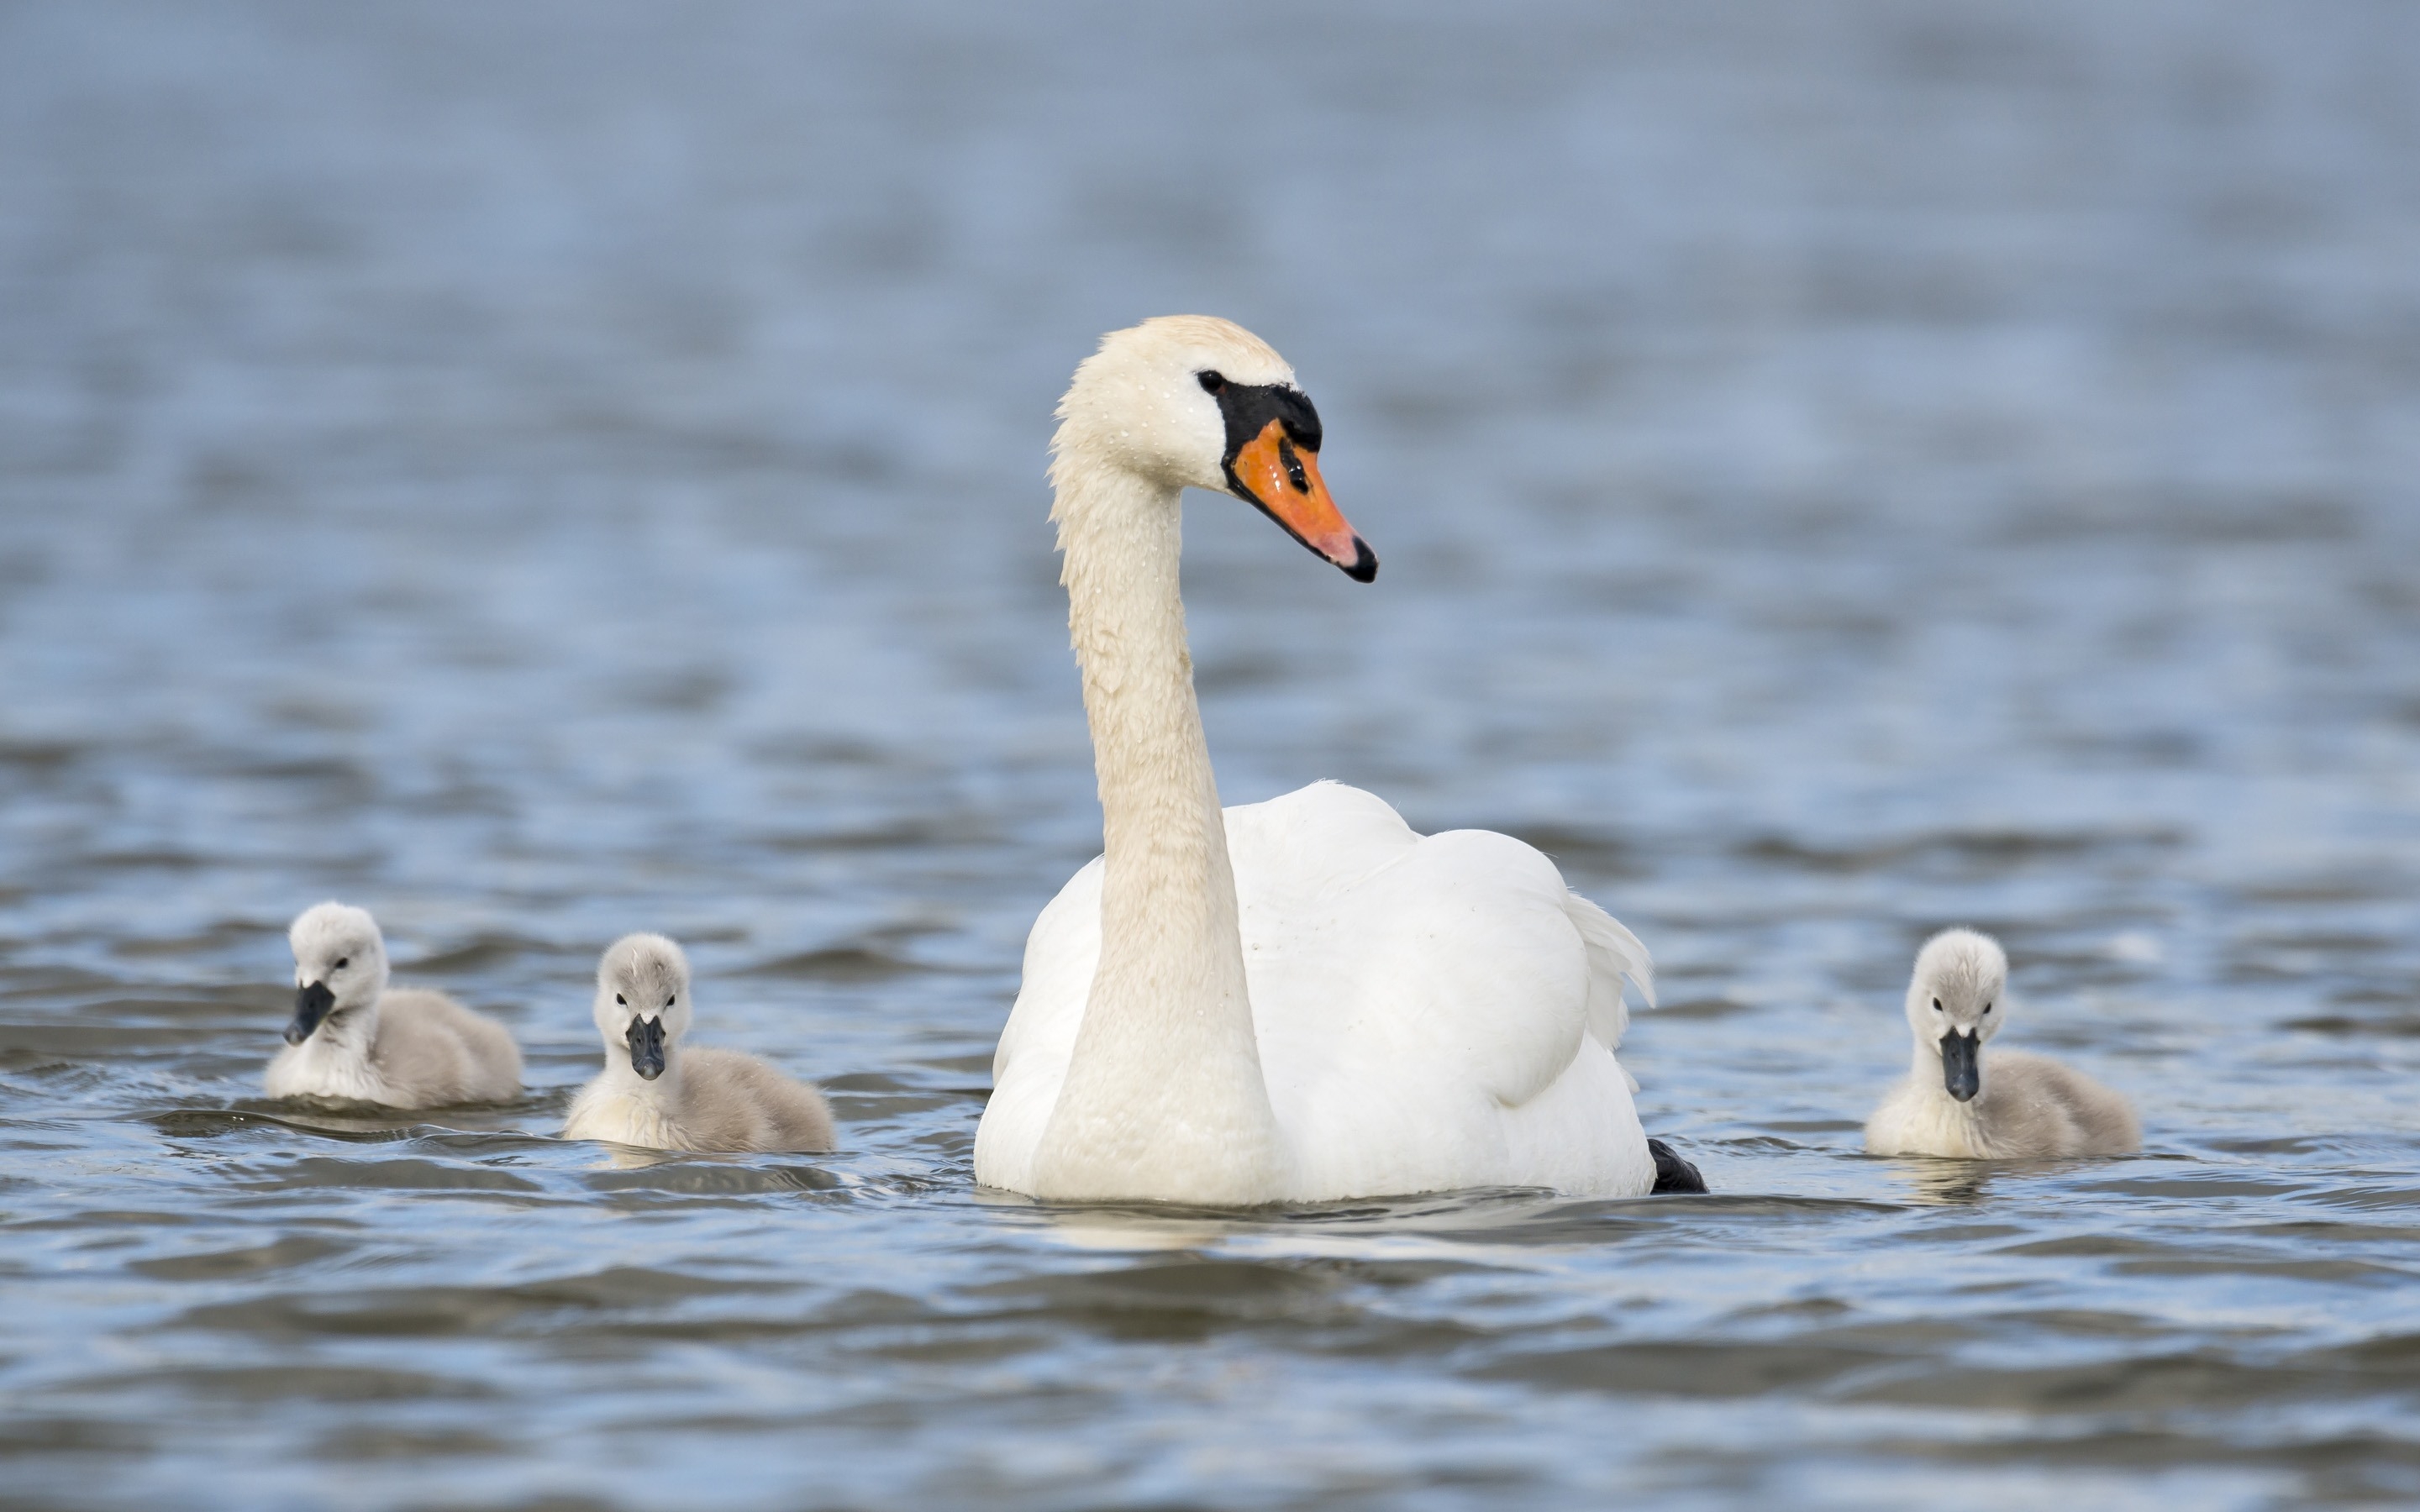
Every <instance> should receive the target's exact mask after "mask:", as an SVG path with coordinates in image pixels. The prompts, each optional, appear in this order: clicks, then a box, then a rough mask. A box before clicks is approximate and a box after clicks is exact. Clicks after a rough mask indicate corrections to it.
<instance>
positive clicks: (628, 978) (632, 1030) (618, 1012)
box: [596, 934, 690, 1081]
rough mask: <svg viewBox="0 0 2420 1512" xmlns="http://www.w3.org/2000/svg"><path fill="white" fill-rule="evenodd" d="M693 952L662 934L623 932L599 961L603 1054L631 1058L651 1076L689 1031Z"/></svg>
mask: <svg viewBox="0 0 2420 1512" xmlns="http://www.w3.org/2000/svg"><path fill="white" fill-rule="evenodd" d="M689 1011H690V1010H689V957H688V956H686V955H683V954H682V953H681V948H680V947H679V946H677V945H675V944H674V943H673V942H672V941H670V940H668V939H666V938H664V937H663V936H662V935H660V934H625V935H623V936H622V937H621V938H620V939H618V940H615V941H614V942H613V945H612V946H611V947H610V948H609V949H607V950H606V952H605V959H604V960H602V961H600V962H598V963H597V1007H596V1014H597V1033H598V1034H599V1035H600V1036H602V1037H603V1039H604V1041H605V1054H606V1056H607V1057H608V1058H609V1059H610V1058H611V1057H614V1056H622V1055H627V1056H628V1057H630V1069H631V1070H632V1071H634V1072H638V1073H639V1074H640V1075H641V1076H643V1077H644V1078H646V1079H647V1080H648V1081H654V1080H655V1079H656V1078H657V1077H659V1076H661V1075H662V1074H663V1073H664V1068H665V1067H666V1066H667V1065H669V1064H671V1062H672V1054H673V1045H674V1044H675V1042H677V1041H679V1039H680V1037H681V1036H682V1035H684V1034H686V1033H688V1032H689Z"/></svg>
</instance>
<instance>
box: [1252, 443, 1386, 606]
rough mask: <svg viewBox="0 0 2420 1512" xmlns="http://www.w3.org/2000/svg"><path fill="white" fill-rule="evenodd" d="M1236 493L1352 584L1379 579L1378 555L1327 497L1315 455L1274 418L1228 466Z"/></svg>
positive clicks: (1317, 456)
mask: <svg viewBox="0 0 2420 1512" xmlns="http://www.w3.org/2000/svg"><path fill="white" fill-rule="evenodd" d="M1227 473H1228V476H1229V477H1230V478H1232V479H1233V481H1234V482H1235V484H1236V485H1237V489H1236V491H1237V492H1239V493H1241V494H1242V495H1243V496H1244V497H1245V498H1246V499H1249V500H1250V501H1252V502H1253V503H1255V504H1258V505H1260V506H1261V508H1262V510H1263V511H1264V512H1265V513H1266V514H1267V515H1268V517H1270V518H1271V519H1274V520H1276V521H1277V522H1278V523H1279V524H1280V525H1282V526H1284V527H1285V528H1286V532H1287V533H1288V534H1290V535H1292V536H1293V537H1294V538H1295V540H1297V541H1300V542H1301V543H1302V544H1303V545H1305V546H1307V547H1309V548H1311V549H1312V550H1313V551H1316V552H1318V553H1319V554H1320V555H1321V556H1323V557H1326V559H1327V560H1328V561H1329V562H1331V563H1335V564H1336V565H1337V566H1340V567H1342V568H1343V569H1344V575H1345V576H1346V577H1348V578H1351V579H1354V580H1355V581H1356V582H1365V583H1366V582H1368V581H1369V580H1370V579H1373V578H1375V577H1376V576H1378V557H1377V554H1376V553H1375V552H1373V551H1372V550H1371V549H1370V547H1369V543H1368V542H1366V541H1364V540H1362V539H1361V537H1360V536H1358V535H1357V534H1355V533H1354V532H1353V527H1352V525H1351V523H1349V522H1348V521H1347V520H1346V519H1345V517H1344V516H1343V515H1342V513H1341V512H1340V511H1339V510H1338V509H1337V507H1336V501H1335V500H1333V499H1330V498H1329V497H1327V485H1326V484H1325V483H1323V482H1321V481H1320V476H1319V454H1318V453H1317V452H1312V451H1306V450H1304V449H1303V448H1302V447H1299V446H1296V445H1295V443H1294V438H1292V437H1290V436H1288V435H1287V434H1286V429H1285V422H1284V421H1282V420H1272V421H1270V422H1269V423H1268V424H1266V425H1264V426H1263V427H1262V428H1261V433H1260V434H1259V435H1258V436H1255V437H1253V438H1252V439H1251V440H1249V441H1246V442H1245V443H1244V445H1243V449H1242V450H1240V451H1238V452H1237V453H1236V454H1235V459H1234V461H1233V462H1232V463H1230V464H1229V465H1228V469H1227Z"/></svg>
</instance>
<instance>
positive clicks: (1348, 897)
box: [976, 782, 1654, 1200]
mask: <svg viewBox="0 0 2420 1512" xmlns="http://www.w3.org/2000/svg"><path fill="white" fill-rule="evenodd" d="M1225 817H1226V828H1227V841H1228V850H1229V855H1230V857H1231V859H1232V861H1233V871H1234V875H1235V892H1236V903H1237V907H1238V913H1239V918H1240V923H1241V928H1242V934H1243V944H1244V966H1245V974H1246V980H1247V982H1248V984H1249V993H1250V996H1251V1002H1252V1019H1253V1027H1254V1030H1255V1032H1256V1035H1257V1039H1258V1042H1259V1048H1260V1057H1261V1066H1262V1072H1263V1075H1264V1080H1265V1082H1266V1085H1267V1088H1268V1094H1269V1100H1270V1104H1271V1107H1272V1109H1273V1111H1274V1112H1275V1113H1276V1115H1277V1119H1278V1124H1279V1127H1280V1129H1281V1130H1282V1131H1283V1133H1284V1135H1285V1141H1286V1146H1287V1149H1288V1151H1289V1155H1290V1158H1291V1162H1292V1168H1291V1173H1290V1178H1289V1180H1288V1183H1287V1184H1288V1187H1289V1192H1288V1196H1290V1197H1292V1198H1294V1199H1295V1200H1315V1199H1319V1198H1323V1197H1329V1196H1349V1195H1368V1194H1376V1193H1409V1192H1423V1191H1443V1190H1450V1189H1453V1188H1459V1187H1473V1186H1492V1185H1505V1184H1516V1185H1530V1186H1550V1187H1553V1188H1555V1189H1557V1190H1559V1191H1565V1192H1571V1193H1587V1194H1637V1193H1644V1192H1646V1191H1648V1190H1649V1189H1650V1188H1651V1187H1652V1184H1653V1180H1654V1166H1653V1162H1652V1158H1651V1157H1650V1156H1649V1154H1648V1153H1647V1149H1646V1136H1645V1134H1644V1133H1643V1132H1642V1131H1641V1130H1640V1129H1639V1127H1638V1119H1637V1112H1636V1110H1635V1108H1634V1106H1633V1104H1632V1101H1631V1084H1630V1081H1629V1078H1628V1077H1627V1076H1626V1075H1625V1074H1624V1073H1623V1072H1622V1070H1621V1065H1620V1064H1619V1062H1617V1061H1616V1059H1615V1058H1614V1055H1613V1050H1614V1047H1615V1045H1616V1044H1617V1043H1618V1042H1619V1040H1620V1036H1621V1026H1622V1023H1623V1013H1622V1010H1621V981H1622V977H1623V976H1624V974H1625V973H1628V974H1631V975H1633V976H1635V977H1637V979H1638V980H1639V981H1640V984H1641V986H1642V987H1644V985H1645V982H1646V965H1645V951H1644V950H1643V949H1639V948H1638V945H1637V940H1636V938H1635V937H1633V936H1632V935H1631V934H1630V933H1629V932H1628V931H1626V930H1624V929H1622V928H1621V925H1619V924H1617V923H1615V922H1614V921H1613V920H1612V919H1611V918H1608V917H1606V915H1605V914H1604V913H1603V912H1602V911H1601V910H1598V909H1597V908H1596V907H1595V906H1594V905H1593V904H1590V903H1587V902H1586V901H1585V900H1581V899H1577V898H1575V897H1574V896H1573V895H1572V893H1571V892H1570V890H1569V888H1567V887H1565V886H1564V884H1563V880H1562V877H1561V875H1560V873H1559V872H1557V871H1556V869H1555V866H1554V863H1553V862H1552V861H1549V860H1548V859H1547V858H1546V857H1545V856H1543V855H1541V854H1539V852H1538V851H1536V850H1535V849H1533V848H1532V847H1530V846H1528V845H1526V844H1523V843H1522V842H1521V841H1516V840H1513V839H1512V838H1510V837H1508V836H1504V835H1498V834H1494V833H1491V832H1488V831H1484V830H1456V831H1450V832H1448V833H1445V834H1439V835H1433V836H1429V837H1426V838H1423V837H1421V836H1419V835H1418V834H1416V833H1415V832H1414V831H1413V830H1412V829H1411V827H1410V826H1409V825H1405V824H1404V821H1403V819H1402V817H1401V816H1400V815H1398V814H1397V813H1396V812H1395V810H1393V809H1392V808H1390V807H1388V805H1387V803H1386V802H1385V801H1384V800H1382V799H1380V798H1378V797H1376V796H1374V795H1371V794H1368V793H1364V792H1361V791H1359V790H1358V789H1355V788H1349V787H1344V786H1342V785H1340V784H1337V783H1333V782H1321V783H1314V784H1312V785H1311V786H1310V787H1307V788H1303V789H1300V790H1298V791H1296V792H1295V793H1291V794H1287V795H1284V796H1282V797H1279V798H1273V799H1271V800H1269V801H1268V802H1266V803H1259V804H1247V805H1240V806H1237V807H1235V808H1231V809H1229V810H1226V815H1225ZM1101 874H1102V873H1101V863H1100V862H1099V861H1097V860H1095V861H1094V862H1093V863H1092V864H1091V865H1089V866H1087V867H1086V868H1084V870H1082V871H1081V872H1078V873H1077V874H1076V876H1075V878H1074V879H1073V880H1072V881H1070V882H1069V883H1068V884H1067V886H1066V887H1065V888H1063V890H1062V891H1061V893H1060V895H1059V896H1058V898H1056V899H1054V900H1053V901H1052V902H1051V903H1050V905H1049V906H1048V907H1047V908H1046V909H1045V910H1044V911H1043V913H1042V917H1041V918H1039V919H1037V920H1036V921H1035V923H1034V928H1033V933H1032V936H1031V937H1030V938H1029V940H1028V942H1027V947H1026V972H1025V981H1024V986H1023V988H1022V990H1021V991H1020V992H1019V994H1018V996H1017V1002H1016V1009H1015V1010H1014V1011H1013V1012H1012V1013H1011V1015H1010V1019H1009V1024H1008V1026H1007V1028H1006V1030H1004V1031H1003V1033H1002V1034H1001V1044H1000V1051H999V1054H998V1056H997V1057H996V1058H995V1061H994V1067H993V1072H994V1079H995V1090H994V1092H993V1098H992V1103H991V1106H990V1107H989V1108H988V1109H986V1111H985V1118H984V1124H983V1128H982V1130H981V1131H980V1132H979V1134H978V1138H977V1148H976V1159H977V1175H978V1178H979V1179H980V1180H985V1181H986V1182H987V1183H990V1184H993V1185H1001V1186H1009V1187H1012V1188H1014V1187H1017V1186H1019V1185H1021V1184H1022V1182H1023V1178H1024V1177H1025V1175H1026V1170H1027V1166H1028V1163H1030V1159H1031V1155H1032V1149H1033V1148H1034V1146H1035V1145H1037V1144H1038V1143H1039V1142H1040V1138H1041V1134H1042V1129H1043V1126H1044V1125H1045V1124H1046V1123H1047V1120H1048V1119H1049V1115H1050V1109H1051V1106H1052V1104H1053V1103H1054V1102H1055V1101H1056V1099H1057V1096H1058V1090H1059V1087H1060V1084H1061V1082H1062V1081H1063V1078H1064V1076H1065V1073H1066V1068H1067V1062H1068V1057H1069V1056H1070V1054H1071V1053H1072V1051H1073V1048H1074V1044H1075V1040H1076V1033H1077V1029H1078V1026H1080V1025H1081V1023H1082V1020H1083V1011H1084V1004H1085V1000H1086V998H1087V996H1088V995H1089V993H1090V991H1091V986H1092V978H1093V970H1094V964H1095V963H1096V962H1097V961H1098V959H1099V953H1100V897H1101Z"/></svg>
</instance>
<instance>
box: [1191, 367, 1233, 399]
mask: <svg viewBox="0 0 2420 1512" xmlns="http://www.w3.org/2000/svg"><path fill="white" fill-rule="evenodd" d="M1194 377H1195V378H1197V379H1198V380H1199V381H1200V382H1201V384H1202V393H1218V391H1219V390H1220V389H1223V388H1225V387H1226V386H1227V375H1225V374H1224V373H1221V372H1219V371H1218V369H1217V368H1215V367H1214V368H1210V369H1208V370H1206V371H1204V372H1202V373H1197V374H1195V375H1194Z"/></svg>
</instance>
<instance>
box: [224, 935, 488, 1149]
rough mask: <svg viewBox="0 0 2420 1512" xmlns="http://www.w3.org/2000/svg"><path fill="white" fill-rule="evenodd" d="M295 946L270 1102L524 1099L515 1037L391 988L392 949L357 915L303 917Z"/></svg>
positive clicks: (447, 1005)
mask: <svg viewBox="0 0 2420 1512" xmlns="http://www.w3.org/2000/svg"><path fill="white" fill-rule="evenodd" d="M287 941H288V942H289V943H290V944H291V945H292V946H293V947H294V1020H293V1022H292V1023H290V1024H288V1025H287V1026H286V1048H285V1049H283V1050H280V1051H279V1052H278V1053H277V1054H276V1056H275V1057H273V1058H272V1059H271V1061H270V1062H269V1074H268V1077H267V1084H268V1088H269V1095H270V1096H271V1097H334V1098H349V1099H351V1100H353V1101H355V1102H360V1103H385V1104H386V1105H387V1106H389V1107H397V1108H427V1107H436V1106H439V1105H441V1104H442V1103H503V1102H508V1101H510V1100H511V1099H513V1098H516V1097H519V1096H520V1092H521V1053H520V1047H518V1046H517V1045H515V1044H514V1043H513V1037H512V1032H511V1031H510V1030H508V1029H506V1028H505V1027H504V1026H503V1025H501V1024H499V1023H497V1022H496V1021H495V1020H493V1019H491V1018H483V1017H481V1016H480V1015H479V1014H476V1013H473V1012H472V1011H470V1010H469V1009H467V1008H464V1007H463V1006H462V1005H461V1004H459V1003H458V1002H456V1001H454V999H452V998H451V997H448V996H446V995H444V994H443V993H438V992H428V991H425V990H422V989H417V988H411V987H404V988H397V989H394V990H392V991H391V990H389V989H388V987H387V964H386V940H385V938H384V937H383V936H381V935H380V933H379V927H378V920H376V919H374V918H371V917H370V916H369V914H368V913H367V912H366V911H365V910H364V909H360V908H352V907H349V906H347V905H346V904H344V903H320V904H318V905H317V906H315V907H311V908H306V909H304V910H303V911H302V916H301V917H300V918H296V919H295V920H294V927H293V928H292V929H291V930H289V931H288V932H287Z"/></svg>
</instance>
